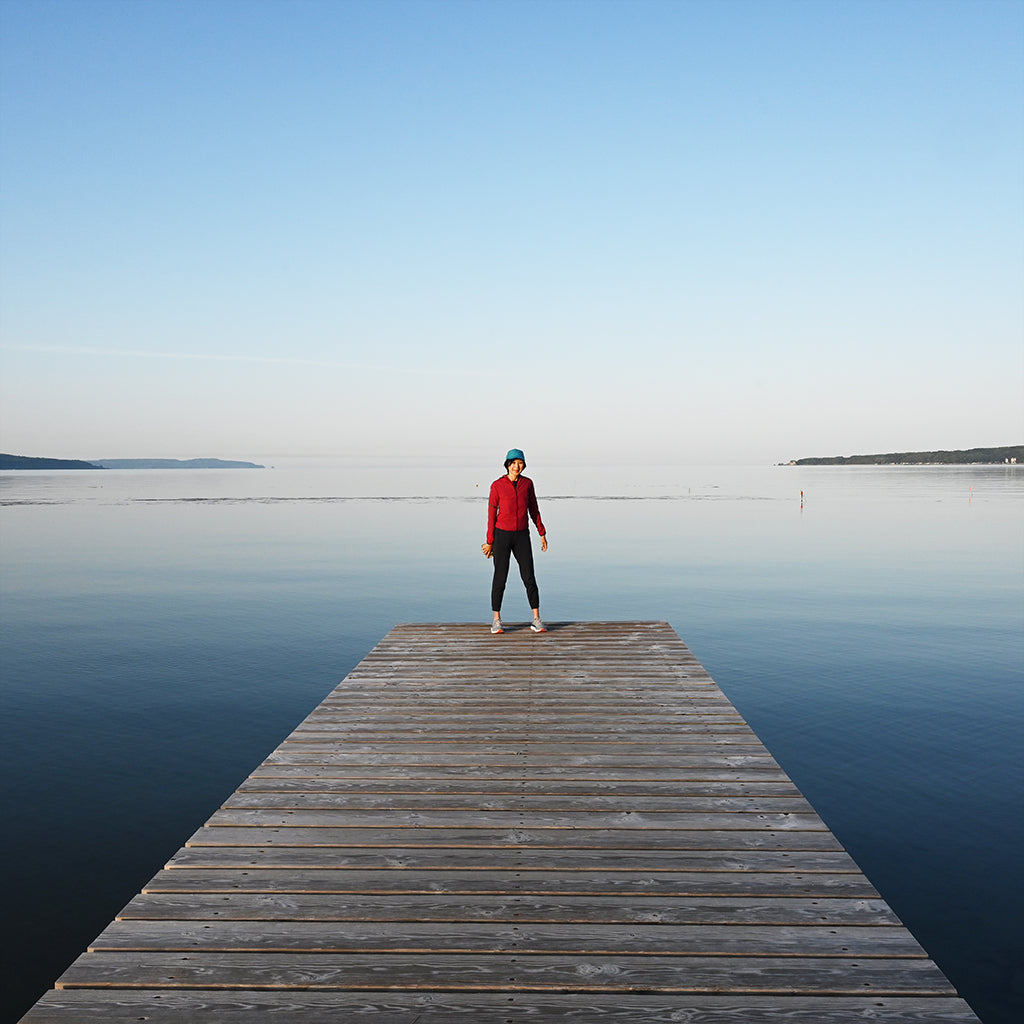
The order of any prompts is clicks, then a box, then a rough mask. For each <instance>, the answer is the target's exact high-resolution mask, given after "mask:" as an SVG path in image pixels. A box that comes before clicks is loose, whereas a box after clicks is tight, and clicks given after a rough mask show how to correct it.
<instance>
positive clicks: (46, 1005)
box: [23, 988, 978, 1024]
mask: <svg viewBox="0 0 1024 1024" xmlns="http://www.w3.org/2000/svg"><path fill="white" fill-rule="evenodd" d="M139 1020H145V1021H147V1022H148V1024H183V1022H188V1024H191V1022H193V1021H204V1020H216V1021H218V1022H220V1024H235V1022H237V1024H253V1022H254V1021H268V1022H269V1021H287V1024H324V1022H325V1021H339V1022H360V1024H361V1022H372V1024H452V1022H453V1021H466V1022H467V1024H518V1022H519V1021H523V1022H526V1024H537V1022H544V1024H591V1022H593V1021H598V1020H599V1021H602V1022H605V1024H679V1022H680V1021H685V1022H686V1024H864V1022H865V1021H884V1022H885V1024H977V1020H978V1019H977V1017H976V1016H975V1015H974V1014H973V1013H972V1012H971V1010H970V1009H969V1008H968V1006H967V1004H966V1003H964V1002H963V1001H962V1000H960V999H957V998H952V997H942V996H936V997H917V996H905V995H904V996H884V995H870V996H863V995H857V996H833V995H827V994H826V995H815V996H791V995H771V996H757V995H741V996H736V995H732V994H729V993H720V994H715V995H704V994H693V993H687V994H684V995H662V994H660V993H635V992H630V993H625V994H611V995H609V994H606V993H580V992H569V993H559V992H543V993H534V992H517V993H514V994H509V993H507V992H460V993H443V992H422V991H416V990H414V991H404V992H403V991H398V990H390V991H384V992H367V991H360V992H356V993H347V992H337V991H335V992H327V993H324V992H316V991H296V990H292V991H288V992H274V991H257V990H251V989H250V990H246V991H239V990H226V991H218V990H194V989H192V990H189V989H178V990H175V989H169V988H159V989H119V990H116V991H110V990H108V989H96V990H88V989H72V990H62V991H56V992H50V993H48V994H47V995H46V996H44V997H43V999H42V1000H41V1001H40V1003H39V1004H37V1006H36V1007H35V1008H34V1009H33V1010H31V1011H30V1012H29V1014H28V1016H26V1017H25V1018H24V1020H23V1024H136V1022H137V1021H139Z"/></svg>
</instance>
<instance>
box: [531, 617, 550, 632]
mask: <svg viewBox="0 0 1024 1024" xmlns="http://www.w3.org/2000/svg"><path fill="white" fill-rule="evenodd" d="M530 629H532V630H533V631H534V633H546V632H547V631H548V627H547V626H545V625H544V623H543V622H541V621H540V619H534V620H533V622H532V623H531V624H530Z"/></svg>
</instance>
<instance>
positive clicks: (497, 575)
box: [481, 448, 548, 633]
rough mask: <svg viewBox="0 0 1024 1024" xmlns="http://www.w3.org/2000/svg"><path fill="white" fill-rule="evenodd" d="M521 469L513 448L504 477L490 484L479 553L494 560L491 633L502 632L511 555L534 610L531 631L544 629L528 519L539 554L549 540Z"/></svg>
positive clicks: (530, 483) (517, 452)
mask: <svg viewBox="0 0 1024 1024" xmlns="http://www.w3.org/2000/svg"><path fill="white" fill-rule="evenodd" d="M524 469H526V456H525V455H524V454H523V453H522V451H521V450H520V449H519V448H512V449H511V450H510V451H509V453H508V454H507V455H506V456H505V471H506V474H505V476H500V477H498V479H497V480H495V481H494V483H493V484H491V493H490V496H489V497H488V499H487V540H486V541H485V542H484V543H483V544H482V545H481V549H482V551H483V553H484V555H485V556H486V557H487V558H490V557H491V556H492V555H493V556H494V579H493V581H492V582H491V610H492V611H493V612H494V621H493V622H492V623H491V632H492V633H501V632H503V629H502V625H501V599H502V597H503V596H504V594H505V581H506V580H507V579H508V566H509V559H510V557H511V556H512V555H515V556H516V562H517V563H518V564H519V575H520V576H522V578H523V585H524V586H525V587H526V597H527V600H528V601H529V602H530V608H531V609H532V610H533V623H532V624H531V625H530V629H532V630H533V631H534V633H543V632H545V629H546V627H545V625H544V623H543V622H541V620H540V592H539V590H538V589H537V577H536V575H535V574H534V571H533V547H532V546H531V544H530V522H529V521H530V519H532V520H533V522H534V525H535V526H536V527H537V533H538V534H540V549H541V551H547V549H548V538H547V531H546V530H545V529H544V524H543V523H542V522H541V518H540V509H539V508H538V507H537V495H536V493H535V492H534V489H533V481H532V480H531V479H530V478H529V477H528V476H523V470H524Z"/></svg>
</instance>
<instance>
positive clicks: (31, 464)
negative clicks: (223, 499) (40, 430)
mask: <svg viewBox="0 0 1024 1024" xmlns="http://www.w3.org/2000/svg"><path fill="white" fill-rule="evenodd" d="M264 468H265V467H264V466H261V465H259V464H258V463H255V462H231V461H230V460H228V459H91V460H90V461H88V462H83V461H82V460H81V459H37V458H34V457H32V456H28V455H0V469H264Z"/></svg>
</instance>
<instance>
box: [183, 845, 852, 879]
mask: <svg viewBox="0 0 1024 1024" xmlns="http://www.w3.org/2000/svg"><path fill="white" fill-rule="evenodd" d="M183 867H187V868H196V867H211V868H223V867H238V868H248V867H260V868H283V867H288V868H296V869H298V870H304V869H306V868H327V869H333V870H347V869H355V870H371V871H384V870H388V871H406V870H409V871H450V870H453V869H455V870H460V871H492V870H509V869H511V868H513V867H514V868H515V869H516V870H517V871H567V872H568V871H572V872H584V871H585V872H592V873H593V872H596V873H599V874H600V873H606V872H610V871H630V872H637V871H674V872H679V871H742V872H749V873H751V874H753V873H756V872H772V873H774V872H779V871H795V872H800V873H801V874H810V873H818V872H821V873H831V874H834V873H838V872H843V871H845V872H848V873H851V874H857V873H859V872H858V869H857V865H856V864H855V863H854V862H853V860H852V859H851V858H850V856H849V854H847V853H844V852H833V851H820V850H785V851H782V852H779V851H775V850H651V849H627V850H617V849H614V848H607V847H601V848H596V849H595V848H588V847H576V848H575V849H572V850H552V849H535V848H532V847H507V848H506V847H488V848H485V849H481V848H479V847H473V848H462V847H454V848H445V849H442V850H437V849H430V848H422V847H419V848H417V847H389V848H387V849H384V850H375V849H364V848H361V847H352V846H285V847H233V846H189V847H185V848H183V849H181V850H179V851H178V852H177V853H176V854H175V855H174V856H173V857H172V858H171V859H170V860H169V861H168V862H167V868H168V870H174V869H177V868H183Z"/></svg>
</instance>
